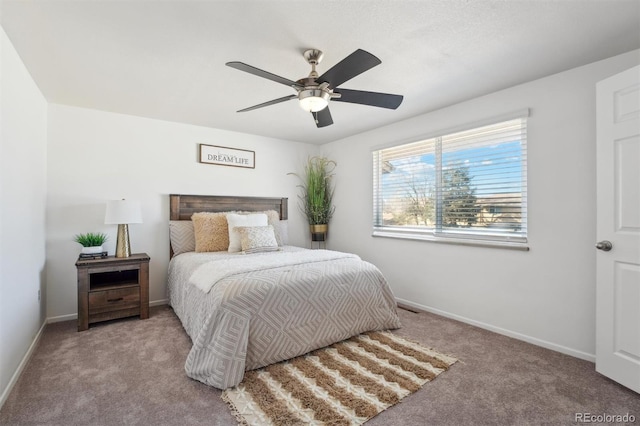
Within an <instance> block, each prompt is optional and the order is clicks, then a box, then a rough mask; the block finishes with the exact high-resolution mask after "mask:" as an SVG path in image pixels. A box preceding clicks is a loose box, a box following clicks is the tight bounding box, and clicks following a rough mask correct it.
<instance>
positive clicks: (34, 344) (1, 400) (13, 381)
mask: <svg viewBox="0 0 640 426" xmlns="http://www.w3.org/2000/svg"><path fill="white" fill-rule="evenodd" d="M46 325H47V321H46V320H45V321H44V322H43V323H42V326H41V327H40V330H38V332H37V333H36V337H34V338H33V342H31V345H30V346H29V349H27V352H26V353H25V354H24V356H23V357H22V360H21V361H20V364H18V368H16V371H15V372H14V373H13V376H11V380H9V383H7V386H6V387H5V389H4V390H3V391H2V395H0V409H2V406H3V405H4V403H5V402H6V400H7V398H9V395H10V394H11V390H12V389H13V387H14V386H15V384H16V382H17V381H18V379H19V378H20V374H22V370H24V368H25V367H26V365H27V363H28V362H29V360H30V359H31V355H33V351H34V350H35V348H36V347H37V346H38V343H39V342H40V337H42V333H43V332H44V327H45V326H46Z"/></svg>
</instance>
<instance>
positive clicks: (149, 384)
mask: <svg viewBox="0 0 640 426" xmlns="http://www.w3.org/2000/svg"><path fill="white" fill-rule="evenodd" d="M398 315H399V316H400V320H401V321H402V328H401V329H399V330H394V334H395V335H398V336H403V337H406V338H408V339H411V340H414V341H417V342H420V343H422V344H423V345H425V346H429V347H433V348H437V349H438V351H441V352H443V353H446V354H451V355H452V356H455V357H456V358H458V359H460V361H459V362H457V363H456V364H455V365H454V366H453V367H452V368H451V369H450V370H449V371H447V372H446V373H444V374H441V375H440V376H438V378H437V379H436V380H434V381H433V382H431V383H428V384H427V385H425V386H423V387H422V388H421V389H419V390H418V391H416V392H414V393H412V394H411V395H409V396H407V397H406V398H404V399H403V400H402V401H401V402H400V403H399V404H396V405H394V406H392V407H390V408H388V409H387V410H385V411H383V412H382V413H380V414H378V415H377V416H375V417H374V418H373V419H371V420H369V421H368V422H367V423H366V426H389V425H394V426H395V425H401V426H424V425H425V424H428V425H436V426H440V425H445V426H448V425H452V426H463V425H518V426H522V425H532V426H535V425H542V424H545V425H571V424H576V422H575V416H576V413H599V414H602V413H607V414H610V415H617V414H620V415H624V414H625V413H630V414H633V415H634V416H635V418H636V423H637V422H638V419H640V396H639V395H638V394H637V393H634V392H633V391H631V390H629V389H626V388H624V387H623V386H620V385H618V384H617V383H615V382H613V381H611V380H609V379H607V378H606V377H604V376H602V375H600V374H598V373H597V372H596V371H595V368H594V365H593V363H591V362H587V361H583V360H580V359H577V358H572V357H570V356H567V355H563V354H560V353H558V352H554V351H550V350H548V349H544V348H541V347H539V346H534V345H530V344H528V343H525V342H521V341H519V340H515V339H511V338H509V337H505V336H501V335H499V334H495V333H492V332H490V331H486V330H482V329H480V328H477V327H473V326H470V325H467V324H463V323H461V322H458V321H454V320H450V319H447V318H443V317H441V316H438V315H434V314H429V313H419V314H416V313H411V312H408V311H405V310H399V311H398ZM0 344H2V342H0ZM190 348H191V342H190V340H189V337H188V336H187V335H186V333H185V332H184V330H183V329H182V326H181V324H180V321H179V320H178V318H177V317H176V316H175V314H174V313H173V310H172V309H171V308H170V307H168V306H158V307H154V308H151V310H150V318H149V319H147V320H144V321H141V320H139V319H136V318H131V319H125V320H118V321H113V322H108V323H102V324H97V325H94V326H91V328H90V329H89V330H88V331H83V332H81V333H78V331H77V323H76V322H75V321H66V322H59V323H55V324H49V325H47V326H46V328H45V330H44V333H43V335H42V338H41V340H40V343H39V345H38V347H37V348H36V349H35V351H34V353H33V356H32V358H31V360H30V361H29V363H28V364H27V366H26V367H25V369H24V372H23V373H22V375H21V377H20V378H19V379H18V381H17V383H16V385H15V387H14V388H13V391H12V392H11V394H10V395H9V397H8V399H7V401H6V402H5V404H4V406H3V407H2V409H0V425H3V426H4V425H11V426H22V425H25V426H27V425H29V426H30V425H47V426H49V425H54V426H58V425H61V426H67V425H91V426H96V425H97V426H100V425H105V426H111V425H163V426H164V425H170V426H172V425H176V426H187V425H188V426H191V425H207V426H232V425H233V426H235V425H237V424H238V422H237V421H236V420H235V418H234V417H233V416H232V415H231V412H230V410H229V408H228V406H227V404H225V402H224V401H222V399H221V398H220V395H221V393H222V392H221V391H219V390H217V389H214V388H212V387H210V386H207V385H205V384H203V383H200V382H197V381H195V380H192V379H190V378H188V377H187V376H186V374H185V372H184V362H185V360H186V358H187V354H188V352H189V349H190Z"/></svg>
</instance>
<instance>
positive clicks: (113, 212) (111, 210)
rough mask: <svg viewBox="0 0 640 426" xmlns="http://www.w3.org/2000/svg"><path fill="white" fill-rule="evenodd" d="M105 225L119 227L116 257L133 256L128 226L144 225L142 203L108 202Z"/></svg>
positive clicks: (128, 201)
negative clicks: (132, 224)
mask: <svg viewBox="0 0 640 426" xmlns="http://www.w3.org/2000/svg"><path fill="white" fill-rule="evenodd" d="M104 223H105V224H106V225H118V240H117V242H116V257H129V256H131V244H130V243H129V226H128V224H130V223H142V212H141V210H140V202H139V201H131V200H125V199H122V200H112V201H107V212H106V213H105V215H104Z"/></svg>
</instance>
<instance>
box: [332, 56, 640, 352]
mask: <svg viewBox="0 0 640 426" xmlns="http://www.w3.org/2000/svg"><path fill="white" fill-rule="evenodd" d="M639 62H640V51H634V52H629V53H627V54H623V55H620V56H616V57H613V58H610V59H607V60H604V61H601V62H597V63H593V64H590V65H587V66H583V67H580V68H576V69H573V70H570V71H566V72H563V73H560V74H557V75H553V76H550V77H547V78H543V79H540V80H537V81H533V82H530V83H526V84H523V85H520V86H516V87H513V88H510V89H507V90H503V91H500V92H496V93H493V94H490V95H488V96H484V97H481V98H477V99H473V100H470V101H467V102H463V103H460V104H457V105H453V106H451V107H448V108H445V109H442V110H439V111H435V112H432V113H429V114H425V115H422V116H419V117H415V118H412V119H409V120H406V121H404V122H401V123H397V124H394V125H391V126H387V127H384V128H380V129H377V130H375V131H371V132H368V133H364V134H360V135H357V136H353V137H350V138H347V139H344V140H339V141H336V142H333V143H331V144H327V145H324V146H323V147H322V148H323V149H322V152H323V154H325V155H328V156H330V157H331V158H334V159H336V160H337V161H338V168H337V176H336V184H337V189H336V193H335V203H336V205H337V209H336V213H335V216H334V219H333V221H332V223H331V230H330V238H329V244H330V246H331V247H332V248H334V249H337V250H344V251H352V252H356V253H358V254H360V255H361V256H362V257H363V258H365V259H367V260H370V261H372V262H373V263H375V264H376V265H378V266H379V267H380V268H381V270H382V271H383V273H384V274H385V275H386V277H387V279H388V280H389V282H390V284H391V286H392V288H393V290H394V292H395V295H396V297H398V298H400V299H404V300H406V301H409V302H411V303H413V304H414V305H415V306H417V307H422V308H426V309H428V310H432V311H434V312H439V313H442V314H445V315H448V316H452V317H455V318H458V319H462V320H465V321H468V322H471V323H475V324H477V325H480V326H483V327H486V328H490V329H493V330H496V331H500V332H503V333H505V334H509V335H512V336H515V337H519V338H522V339H525V340H529V341H532V342H535V343H538V344H541V345H543V346H547V347H551V348H553V349H556V350H560V351H563V352H565V353H570V354H572V355H575V356H579V357H582V358H585V359H591V360H592V359H593V356H594V353H595V284H596V281H595V256H596V252H595V249H594V244H595V241H596V235H595V229H596V211H595V207H596V191H595V186H596V172H595V165H596V145H595V144H596V136H595V83H596V82H597V81H599V80H601V79H603V78H605V77H608V76H610V75H613V74H616V73H617V72H619V71H622V70H625V69H628V68H630V67H631V66H633V65H636V64H638V63H639ZM407 95H408V96H411V94H407ZM401 108H402V107H401ZM523 108H530V111H531V116H530V118H529V121H528V142H527V143H528V209H529V210H528V214H529V221H528V229H529V246H530V251H529V252H522V251H513V250H506V249H496V248H479V247H467V246H457V245H448V244H439V243H432V242H418V241H408V240H397V239H388V238H373V237H372V236H371V226H372V217H373V215H372V209H373V207H372V200H371V198H372V195H371V194H372V188H371V179H372V160H371V149H372V148H373V147H376V146H379V145H381V144H387V143H389V142H393V141H398V142H403V141H410V140H416V139H418V138H420V136H421V135H425V134H432V133H433V132H435V131H439V130H446V129H448V128H452V127H457V126H460V125H464V124H466V123H473V122H476V121H479V120H484V119H487V118H491V117H493V116H499V115H501V114H505V113H509V112H512V111H517V110H519V109H523ZM390 113H391V114H392V112H390Z"/></svg>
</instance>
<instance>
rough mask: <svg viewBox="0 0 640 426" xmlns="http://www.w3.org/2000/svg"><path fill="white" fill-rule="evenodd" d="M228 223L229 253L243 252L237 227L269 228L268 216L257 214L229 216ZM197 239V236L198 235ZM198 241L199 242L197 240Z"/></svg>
mask: <svg viewBox="0 0 640 426" xmlns="http://www.w3.org/2000/svg"><path fill="white" fill-rule="evenodd" d="M227 223H228V226H229V252H230V253H236V252H239V251H242V243H241V242H240V233H238V231H236V230H235V229H234V228H235V227H237V226H267V225H268V224H269V223H268V222H267V215H266V214H264V213H256V214H236V213H228V214H227ZM196 239H197V234H196ZM196 241H197V240H196Z"/></svg>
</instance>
